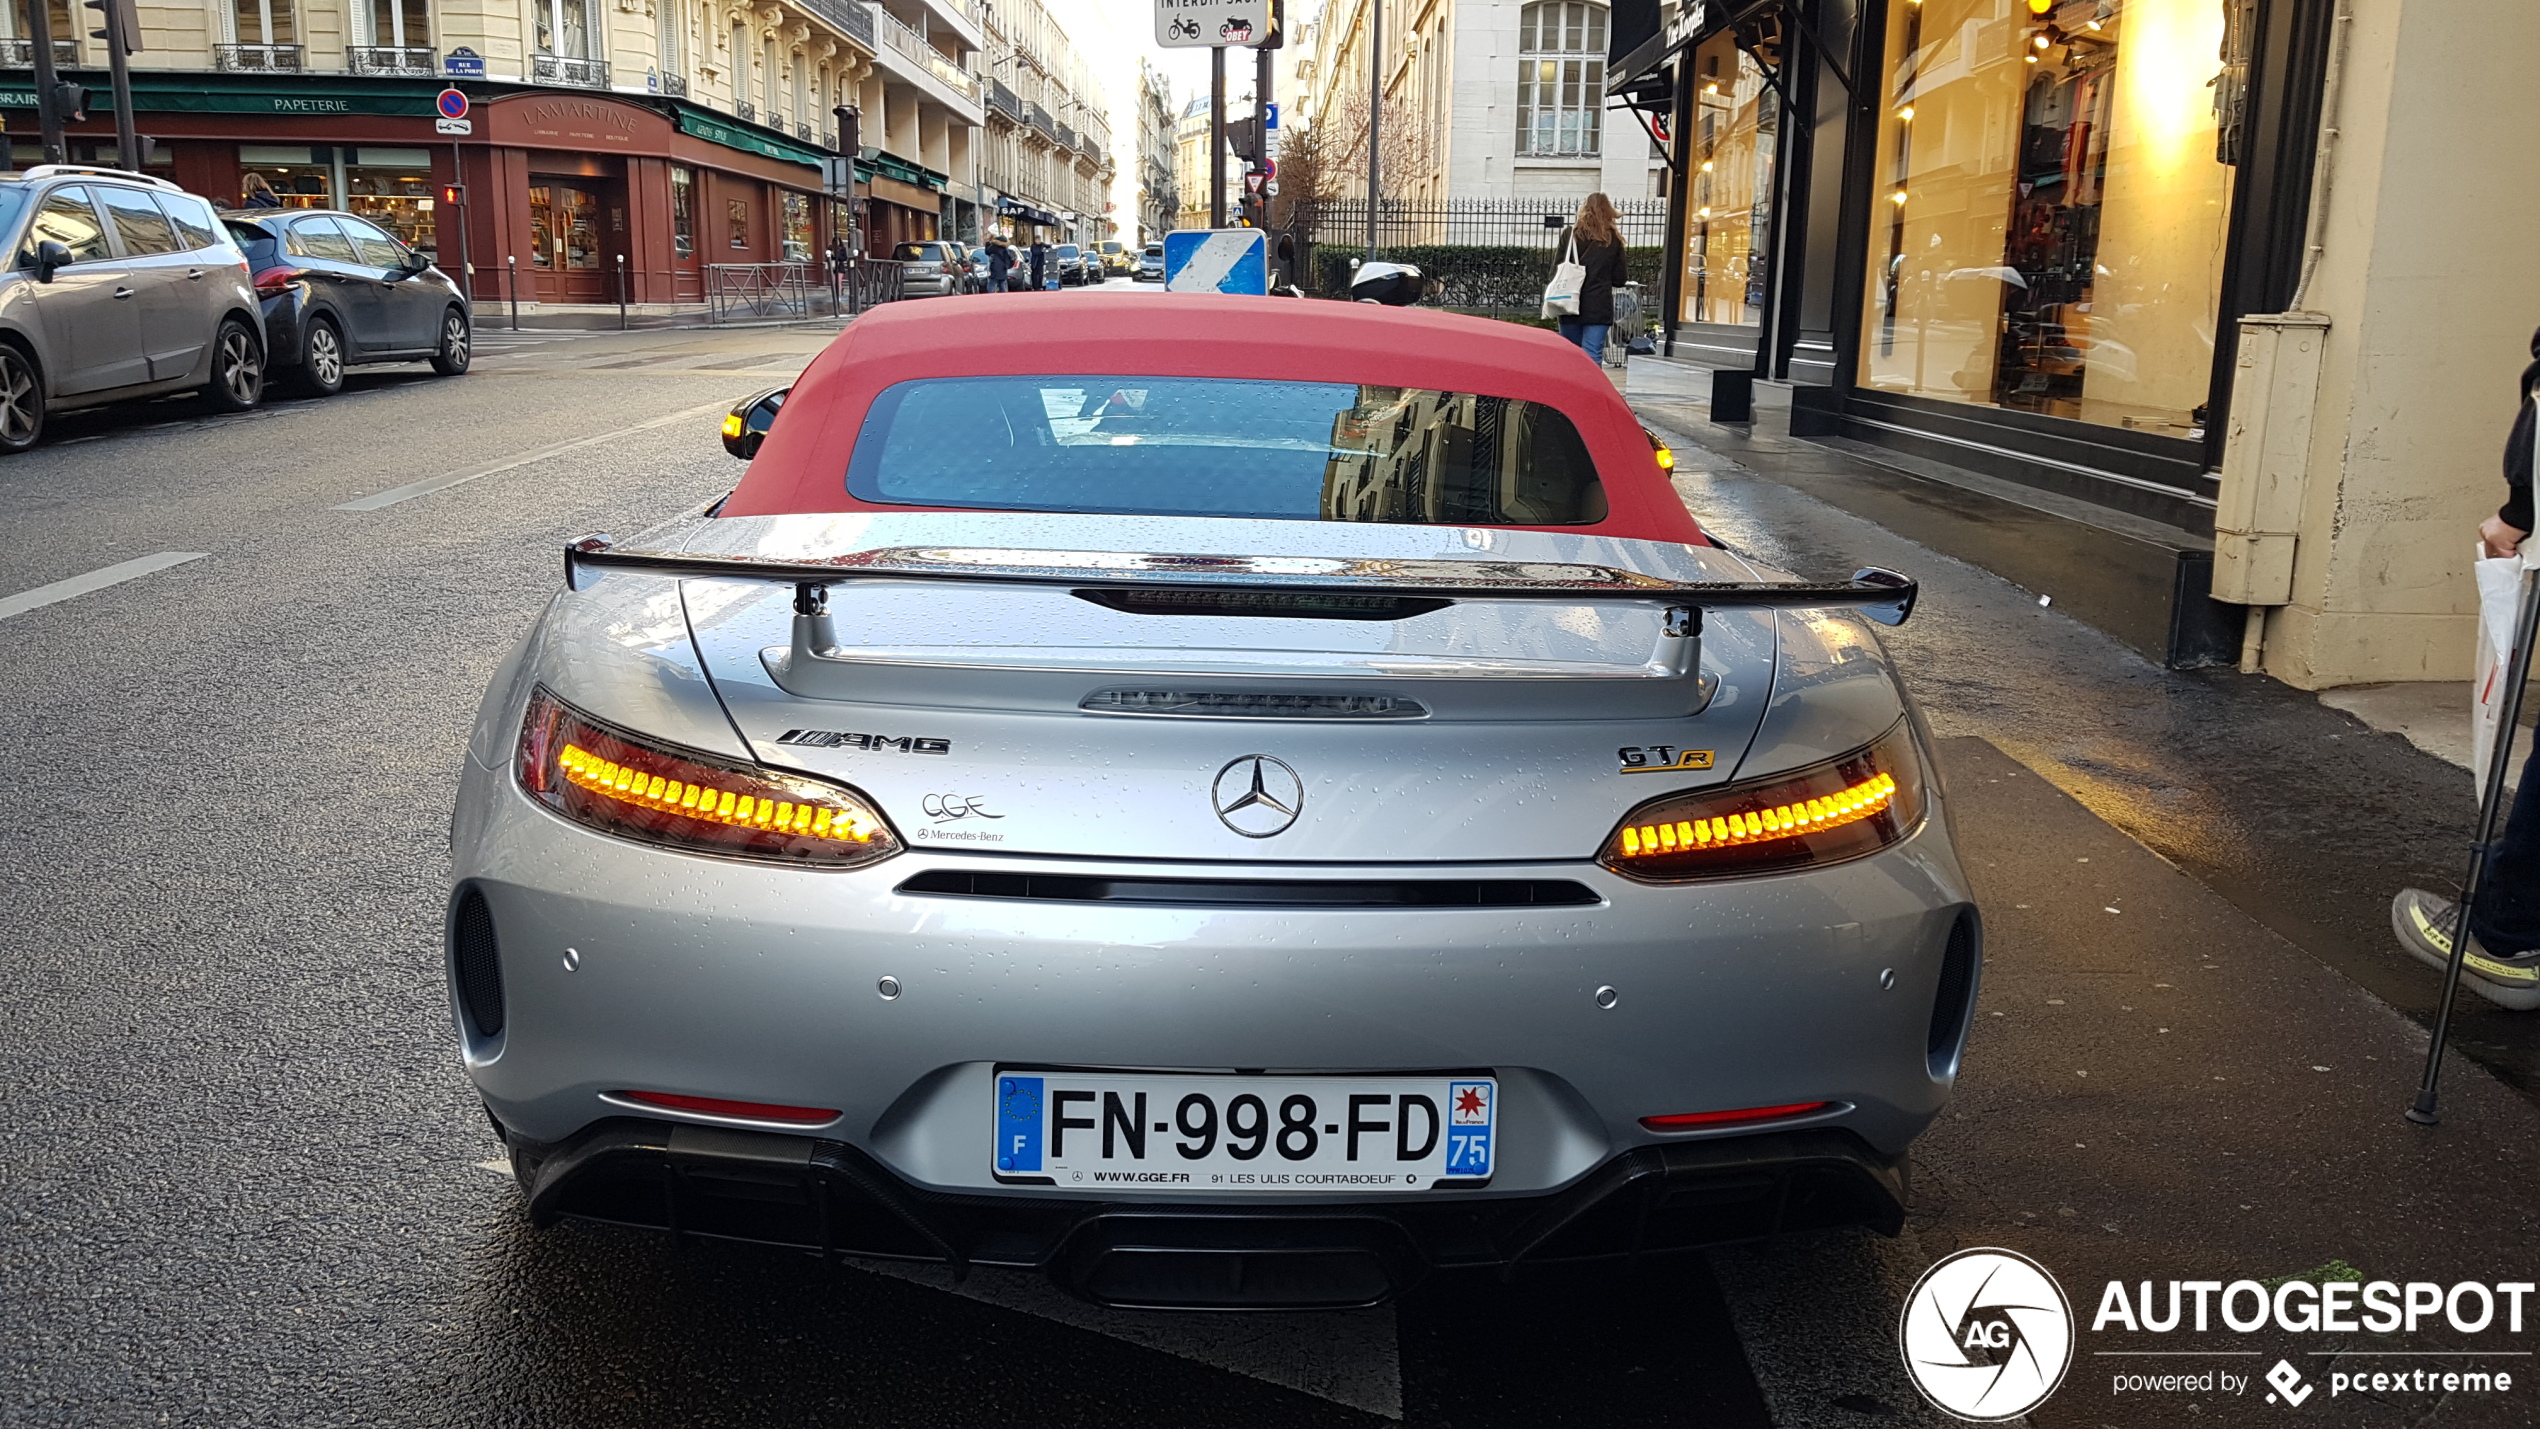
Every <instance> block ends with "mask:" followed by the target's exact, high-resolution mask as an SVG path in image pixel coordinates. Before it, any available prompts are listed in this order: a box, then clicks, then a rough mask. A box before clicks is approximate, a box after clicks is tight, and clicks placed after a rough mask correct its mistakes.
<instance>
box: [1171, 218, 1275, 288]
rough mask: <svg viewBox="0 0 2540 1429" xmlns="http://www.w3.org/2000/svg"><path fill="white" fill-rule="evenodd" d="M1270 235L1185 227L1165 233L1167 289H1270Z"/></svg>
mask: <svg viewBox="0 0 2540 1429" xmlns="http://www.w3.org/2000/svg"><path fill="white" fill-rule="evenodd" d="M1267 240H1268V235H1267V234H1264V233H1263V232H1262V231H1261V230H1260V229H1258V228H1215V229H1211V228H1185V229H1181V230H1178V231H1176V232H1173V233H1168V234H1166V235H1164V291H1166V292H1168V293H1252V294H1255V295H1260V294H1265V293H1268V292H1269V291H1270V248H1269V243H1268V241H1267Z"/></svg>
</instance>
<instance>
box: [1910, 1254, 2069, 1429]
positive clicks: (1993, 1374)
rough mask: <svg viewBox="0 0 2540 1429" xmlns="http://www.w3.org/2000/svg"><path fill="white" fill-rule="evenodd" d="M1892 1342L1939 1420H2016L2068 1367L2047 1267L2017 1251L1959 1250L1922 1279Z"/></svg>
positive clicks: (2063, 1303)
mask: <svg viewBox="0 0 2540 1429" xmlns="http://www.w3.org/2000/svg"><path fill="white" fill-rule="evenodd" d="M1896 1338H1897V1345H1898V1348H1899V1351H1900V1352H1901V1353H1902V1354H1903V1355H1904V1357H1905V1373H1906V1375H1907V1376H1908V1377H1910V1378H1911V1379H1912V1380H1913V1381H1914V1387H1915V1388H1916V1389H1919V1390H1921V1391H1922V1393H1923V1397H1924V1398H1925V1399H1928V1400H1930V1401H1931V1402H1932V1404H1933V1406H1934V1407H1935V1408H1937V1409H1939V1410H1940V1411H1941V1412H1942V1413H1944V1414H1949V1415H1951V1416H1954V1417H1956V1418H1959V1419H1966V1420H1972V1421H1974V1422H1976V1423H1990V1422H1993V1421H1995V1420H2001V1419H2016V1418H2018V1417H2019V1416H2021V1415H2023V1414H2026V1413H2028V1412H2029V1411H2030V1410H2032V1409H2034V1408H2036V1407H2037V1406H2038V1405H2040V1404H2042V1403H2044V1402H2045V1401H2046V1397H2047V1396H2048V1395H2050V1394H2053V1393H2054V1392H2055V1387H2056V1386H2057V1385H2059V1384H2062V1383H2063V1382H2064V1372H2065V1371H2066V1370H2069V1369H2071V1368H2072V1363H2073V1307H2072V1302H2071V1301H2069V1300H2066V1299H2065V1298H2064V1288H2063V1287H2062V1286H2060V1285H2058V1284H2056V1283H2055V1277H2054V1276H2052V1275H2049V1274H2047V1272H2046V1267H2044V1266H2042V1265H2040V1264H2038V1263H2037V1262H2036V1261H2034V1260H2031V1259H2029V1258H2028V1257H2027V1256H2025V1255H2022V1254H2020V1253H2019V1252H2017V1251H2010V1250H1999V1249H1994V1248H1990V1247H1987V1248H1982V1249H1977V1250H1962V1251H1960V1252H1958V1253H1957V1254H1956V1255H1953V1256H1950V1257H1948V1258H1947V1259H1945V1260H1943V1261H1941V1262H1940V1263H1939V1264H1938V1265H1935V1266H1933V1267H1932V1268H1931V1269H1929V1270H1926V1271H1924V1272H1923V1278H1922V1279H1920V1280H1918V1281H1916V1282H1915V1283H1914V1290H1913V1293H1912V1294H1910V1295H1907V1296H1906V1297H1905V1313H1904V1314H1903V1316H1902V1317H1900V1319H1899V1320H1898V1323H1897V1327H1896Z"/></svg>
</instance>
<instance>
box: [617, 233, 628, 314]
mask: <svg viewBox="0 0 2540 1429" xmlns="http://www.w3.org/2000/svg"><path fill="white" fill-rule="evenodd" d="M617 330H618V331H619V332H624V331H626V255H625V254H623V253H620V254H619V255H617Z"/></svg>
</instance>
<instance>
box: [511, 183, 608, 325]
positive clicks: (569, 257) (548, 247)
mask: <svg viewBox="0 0 2540 1429" xmlns="http://www.w3.org/2000/svg"><path fill="white" fill-rule="evenodd" d="M602 202H603V200H602V195H601V194H600V192H599V190H598V189H596V188H593V187H590V186H588V184H587V183H583V184H575V183H566V182H564V181H562V180H559V179H543V178H542V179H539V180H537V181H536V182H534V183H532V184H531V185H530V186H529V235H530V242H529V247H530V259H529V261H530V266H531V268H532V270H533V275H534V277H535V278H536V281H537V291H538V300H539V301H540V302H544V303H598V302H614V301H616V295H615V294H613V293H611V292H610V291H609V287H608V275H607V273H606V271H605V270H606V268H607V266H608V265H607V261H606V259H605V257H604V255H603V254H602V252H601V247H602V245H601V223H602V214H603V211H604V210H603V209H602V206H601V205H602Z"/></svg>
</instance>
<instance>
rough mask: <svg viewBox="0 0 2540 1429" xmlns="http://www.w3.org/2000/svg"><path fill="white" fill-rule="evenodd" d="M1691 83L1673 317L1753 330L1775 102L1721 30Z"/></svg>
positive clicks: (1768, 208)
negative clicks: (1679, 280) (1689, 146)
mask: <svg viewBox="0 0 2540 1429" xmlns="http://www.w3.org/2000/svg"><path fill="white" fill-rule="evenodd" d="M1693 76H1694V95H1693V150H1692V154H1691V160H1692V169H1691V173H1690V175H1689V178H1688V183H1689V187H1690V189H1691V192H1690V193H1688V194H1686V196H1685V197H1686V200H1687V202H1686V204H1685V245H1684V255H1685V257H1684V263H1685V271H1684V282H1683V284H1682V286H1681V289H1680V293H1681V297H1680V302H1681V304H1682V306H1681V308H1680V309H1679V313H1680V320H1681V321H1684V322H1704V323H1727V324H1730V325H1733V326H1746V327H1752V326H1755V325H1756V324H1758V323H1760V322H1761V321H1762V318H1763V306H1764V287H1765V278H1766V276H1767V269H1766V266H1765V265H1766V260H1767V255H1768V254H1769V253H1770V252H1771V237H1772V202H1773V199H1772V195H1773V152H1774V148H1775V145H1776V143H1777V141H1778V140H1779V137H1780V129H1781V109H1780V97H1779V96H1778V95H1776V94H1775V93H1774V92H1773V90H1772V87H1771V86H1770V85H1767V84H1766V83H1765V82H1764V72H1763V71H1762V70H1761V69H1759V68H1757V66H1756V64H1755V61H1754V59H1753V58H1752V57H1751V56H1749V55H1748V54H1747V53H1746V52H1745V51H1743V50H1741V49H1739V48H1738V47H1737V44H1736V42H1735V41H1734V40H1733V39H1732V38H1731V37H1730V36H1729V35H1728V34H1725V33H1723V34H1719V35H1715V36H1713V37H1712V38H1710V39H1708V40H1705V41H1704V42H1703V43H1702V44H1701V45H1700V46H1699V47H1698V48H1696V49H1695V51H1694V56H1693Z"/></svg>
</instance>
